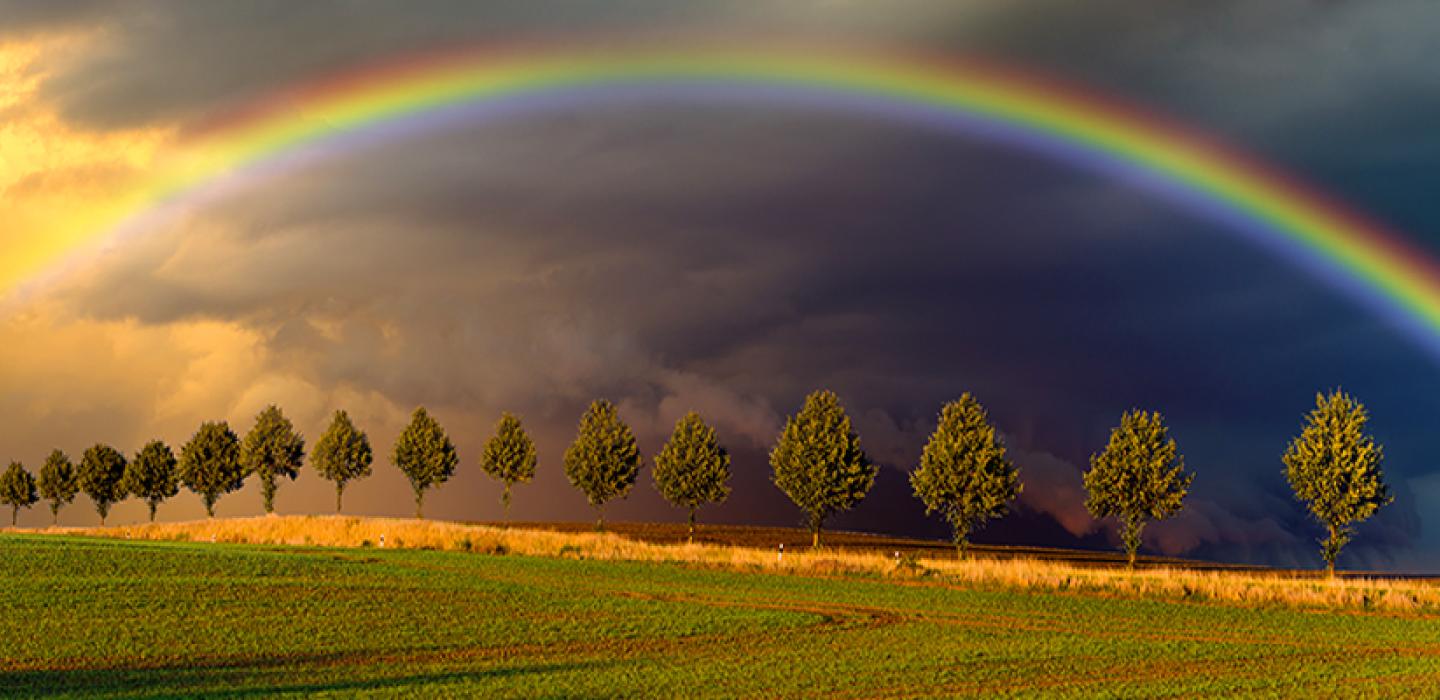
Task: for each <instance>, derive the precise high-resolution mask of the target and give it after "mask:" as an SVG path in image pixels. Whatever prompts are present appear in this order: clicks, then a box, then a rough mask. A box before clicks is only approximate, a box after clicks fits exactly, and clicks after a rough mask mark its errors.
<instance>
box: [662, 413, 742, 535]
mask: <svg viewBox="0 0 1440 700" xmlns="http://www.w3.org/2000/svg"><path fill="white" fill-rule="evenodd" d="M651 475H652V476H653V477H654V478H655V488H656V489H657V490H658V491H659V492H660V495H662V496H664V497H665V500H667V501H670V502H671V503H673V504H674V505H677V506H679V507H681V508H687V509H689V511H690V532H689V535H688V536H687V538H686V541H687V542H694V541H695V511H696V510H698V509H699V508H700V506H703V505H705V504H706V503H720V502H722V501H724V500H725V498H726V497H727V496H729V495H730V487H729V486H728V485H727V483H726V482H728V481H729V480H730V453H728V452H726V451H725V448H724V447H721V446H720V442H719V440H718V439H717V438H716V436H715V429H714V428H711V427H710V426H708V425H706V424H705V421H703V420H701V419H700V414H698V413H696V412H694V411H691V412H689V413H687V414H685V416H684V417H683V418H681V419H680V420H679V421H678V422H676V423H675V432H674V433H672V434H671V435H670V441H669V442H666V443H665V446H664V447H662V448H661V449H660V453H659V454H657V455H655V470H654V471H653V472H652V473H651Z"/></svg>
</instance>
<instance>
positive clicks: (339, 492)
mask: <svg viewBox="0 0 1440 700" xmlns="http://www.w3.org/2000/svg"><path fill="white" fill-rule="evenodd" d="M344 495H345V487H344V486H342V485H340V484H336V485H335V514H336V515H339V514H340V499H341V497H343V496H344Z"/></svg>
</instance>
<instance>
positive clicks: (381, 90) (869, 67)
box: [87, 45, 1440, 357]
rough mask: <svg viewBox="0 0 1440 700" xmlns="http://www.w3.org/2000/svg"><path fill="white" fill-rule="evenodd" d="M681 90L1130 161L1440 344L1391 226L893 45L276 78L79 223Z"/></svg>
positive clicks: (112, 232) (1245, 168) (638, 50)
mask: <svg viewBox="0 0 1440 700" xmlns="http://www.w3.org/2000/svg"><path fill="white" fill-rule="evenodd" d="M687 92H688V93H691V94H697V95H705V96H707V97H716V96H718V97H721V98H727V99H729V98H745V99H763V100H785V99H791V100H805V101H809V102H817V103H820V104H822V105H828V106H833V107H835V108H838V109H844V110H857V111H863V112H872V113H877V114H882V115H885V116H887V117H892V118H899V119H910V120H919V121H925V122H929V123H931V124H939V125H942V126H947V127H953V128H958V129H962V130H964V131H966V132H969V133H972V134H980V135H982V136H985V137H989V138H996V139H1001V140H1004V141H1007V142H1010V143H1014V144H1016V145H1019V146H1022V147H1025V148H1029V149H1032V150H1036V151H1039V152H1041V153H1043V154H1046V155H1049V156H1052V157H1056V158H1059V159H1061V160H1063V161H1065V162H1067V163H1071V164H1074V165H1077V166H1080V167H1085V168H1091V169H1098V170H1100V171H1103V172H1105V173H1107V174H1118V175H1120V176H1124V177H1127V178H1130V179H1131V180H1133V181H1134V182H1137V183H1140V184H1142V185H1144V186H1147V187H1150V188H1152V189H1154V190H1156V191H1159V192H1161V193H1163V194H1165V195H1167V196H1170V197H1172V198H1174V199H1176V200H1178V201H1180V202H1182V203H1184V204H1186V205H1188V206H1190V207H1193V208H1195V209H1196V210H1198V211H1200V212H1202V213H1203V214H1205V215H1206V216H1209V217H1214V218H1218V219H1220V220H1222V221H1224V222H1225V223H1227V229H1233V230H1235V231H1237V232H1240V233H1243V234H1246V235H1247V236H1248V237H1250V238H1251V239H1252V240H1253V241H1255V242H1256V243H1259V244H1260V245H1262V246H1264V247H1266V248H1269V249H1270V250H1272V251H1275V252H1277V253H1279V254H1280V255H1282V256H1283V257H1284V258H1285V259H1287V260H1290V261H1291V262H1293V263H1294V264H1298V265H1302V266H1304V267H1306V268H1308V269H1310V270H1311V271H1313V272H1314V273H1315V274H1317V275H1319V276H1320V277H1321V278H1322V279H1324V280H1325V281H1327V282H1330V283H1331V284H1334V285H1337V286H1338V287H1340V288H1341V289H1343V290H1345V291H1347V292H1348V293H1350V294H1352V295H1353V296H1355V297H1356V298H1358V299H1360V300H1362V301H1363V302H1365V303H1366V304H1367V305H1368V306H1370V307H1371V308H1372V309H1374V310H1376V311H1377V312H1380V313H1382V314H1384V315H1385V316H1387V317H1388V319H1389V320H1391V321H1393V322H1394V323H1396V324H1397V325H1398V326H1400V327H1401V328H1402V330H1404V331H1406V332H1407V333H1408V334H1409V335H1411V336H1412V337H1413V338H1415V339H1417V340H1418V341H1420V342H1421V343H1422V344H1423V345H1424V346H1425V348H1426V349H1427V350H1429V351H1430V352H1431V353H1432V354H1433V355H1435V356H1436V357H1440V267H1437V264H1436V262H1435V261H1434V260H1432V259H1431V258H1430V256H1428V255H1426V254H1424V253H1422V252H1420V251H1419V250H1417V249H1416V248H1414V247H1412V246H1410V245H1408V244H1407V243H1406V242H1405V241H1404V240H1402V239H1401V238H1400V237H1399V236H1397V235H1395V234H1393V233H1389V232H1387V231H1385V230H1384V229H1382V228H1381V227H1380V226H1378V225H1376V224H1374V223H1372V222H1369V221H1367V220H1365V219H1363V218H1362V217H1360V216H1358V215H1357V214H1354V213H1352V212H1349V211H1346V210H1345V209H1344V208H1343V207H1342V206H1340V205H1339V204H1337V203H1335V202H1334V201H1332V200H1331V199H1329V198H1327V197H1324V196H1322V195H1320V194H1319V193H1317V192H1316V191H1314V190H1312V189H1309V188H1307V187H1305V186H1303V185H1301V184H1299V183H1298V182H1296V181H1295V180H1293V179H1291V178H1289V177H1287V176H1285V175H1283V174H1281V173H1279V172H1277V171H1276V170H1274V169H1272V168H1270V167H1267V166H1265V165H1264V164H1261V163H1259V162H1257V161H1255V160H1254V159H1251V158H1248V157H1246V156H1244V155H1242V154H1240V153H1239V152H1237V151H1235V150H1233V149H1231V148H1228V147H1226V146H1224V145H1222V144H1219V143H1217V142H1215V141H1213V140H1211V139H1209V138H1206V137H1205V136H1203V135H1200V134H1197V133H1195V132H1193V131H1191V130H1188V129H1186V128H1183V127H1181V126H1179V125H1177V124H1174V123H1171V122H1167V121H1165V120H1162V119H1160V118H1157V117H1155V116H1152V115H1147V114H1144V113H1142V112H1140V111H1137V110H1135V109H1133V108H1130V107H1127V106H1124V105H1121V104H1119V103H1117V102H1114V101H1110V100H1107V99H1105V98H1103V97H1100V96H1097V95H1095V94H1091V93H1089V92H1084V91H1081V90H1078V89H1076V88H1074V87H1071V86H1066V85H1062V84H1058V83H1055V82H1052V81H1049V80H1046V79H1042V78H1039V77H1036V76H1033V75H1027V74H1022V73H1019V72H1016V71H1014V70H1009V69H1006V68H1002V67H997V66H994V65H988V64H985V63H981V62H973V61H960V60H937V59H935V58H932V57H916V56H909V55H901V54H893V53H884V54H876V53H866V52H864V51H853V50H843V51H835V50H825V49H817V48H814V47H806V48H798V47H790V48H765V47H755V46H739V47H736V46H705V47H675V46H656V45H644V46H639V45H608V46H600V45H596V46H583V47H575V46H570V47H562V48H555V47H549V48H542V49H535V48H533V47H531V48H523V49H514V48H509V49H494V50H473V49H467V50H460V51H449V52H442V53H432V54H425V55H419V56H411V57H408V58H406V59H403V60H392V61H388V62H386V63H383V64H379V65H374V66H369V67H365V68H362V69H359V70H355V71H352V72H349V73H345V74H341V75H337V76H332V77H329V78H327V79H323V80H319V81H316V82H312V83H309V84H305V85H301V86H299V87H296V88H293V89H290V90H286V91H283V92H280V93H277V94H274V95H271V96H269V97H267V98H265V99H262V100H259V101H256V102H254V103H253V104H250V105H247V106H246V107H244V108H243V109H240V110H237V111H235V112H233V113H230V114H228V115H226V116H225V117H223V118H221V119H218V120H215V121H212V122H210V123H209V124H207V125H205V126H204V127H203V128H201V129H198V130H196V131H195V132H193V133H191V134H189V135H188V136H186V137H185V140H184V147H183V149H182V151H181V152H182V153H183V154H184V155H182V156H180V157H177V158H174V159H173V160H172V161H170V162H168V163H167V164H166V165H165V167H163V168H162V169H161V174H160V175H158V176H157V177H156V178H155V179H154V182H153V183H152V184H151V186H150V187H148V188H147V189H146V190H145V191H144V192H143V194H142V195H141V196H139V197H137V198H136V199H135V200H134V205H133V206H132V207H130V208H129V210H128V211H126V212H124V213H123V216H120V217H118V218H117V219H116V220H115V221H113V222H111V225H109V226H106V227H102V228H101V229H99V230H96V231H95V232H94V234H93V235H91V236H88V239H87V240H88V243H90V244H98V245H99V246H100V247H102V248H103V247H107V246H113V245H118V244H120V243H122V242H123V241H124V240H125V239H126V238H127V237H129V236H134V235H141V234H143V232H144V231H145V230H146V229H148V228H151V227H153V226H154V225H155V224H156V223H157V220H161V219H165V218H167V217H173V216H176V215H177V212H184V211H191V210H194V208H195V207H197V206H203V204H204V202H206V201H207V200H208V198H211V197H215V196H219V195H220V193H223V192H225V191H227V188H229V187H233V186H235V185H236V184H237V183H244V182H245V181H246V180H247V179H253V178H263V177H266V176H268V174H269V173H273V172H274V171H275V169H277V168H286V167H293V166H294V165H295V164H297V163H305V162H309V159H310V158H313V157H316V156H320V157H324V156H325V154H327V153H332V152H335V151H350V150H353V149H356V148H363V147H365V146H367V145H370V144H374V143H376V142H377V141H384V140H387V139H395V138H401V137H403V136H404V135H406V134H413V133H415V132H417V131H425V130H429V129H434V128H437V125H441V124H446V123H452V122H454V121H457V120H467V119H473V118H474V117H475V116H476V115H478V114H483V113H495V114H504V113H509V112H513V111H515V110H524V109H543V108H546V107H547V106H553V105H555V104H557V103H565V102H571V103H576V104H581V105H582V106H583V103H584V102H585V101H586V100H592V99H596V98H597V96H599V95H609V96H611V97H614V96H616V95H620V96H623V97H626V98H627V99H628V98H631V97H635V98H645V97H650V98H653V97H660V98H672V97H675V96H679V95H685V94H687ZM447 119H448V121H447Z"/></svg>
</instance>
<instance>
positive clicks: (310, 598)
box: [0, 535, 1440, 698]
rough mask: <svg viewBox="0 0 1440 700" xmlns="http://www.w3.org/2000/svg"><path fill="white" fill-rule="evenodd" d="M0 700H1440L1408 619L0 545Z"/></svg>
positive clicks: (141, 547)
mask: <svg viewBox="0 0 1440 700" xmlns="http://www.w3.org/2000/svg"><path fill="white" fill-rule="evenodd" d="M0 581H3V585H4V588H3V593H0V650H3V653H0V695H5V696H12V695H19V696H40V697H88V696H107V697H114V696H120V697H173V696H189V695H195V694H206V695H212V696H218V697H249V696H266V697H269V696H273V695H278V694H284V693H295V694H307V695H310V694H320V695H325V694H329V695H333V696H337V697H340V696H343V697H353V696H387V697H388V696H396V695H404V696H439V697H446V696H456V695H465V696H475V697H512V696H513V697H547V696H548V697H613V696H617V695H623V696H649V697H662V698H670V697H682V696H683V697H705V696H714V697H729V696H736V695H741V696H765V697H774V696H842V697H875V696H882V697H912V696H921V697H923V696H952V695H957V694H974V695H983V696H987V697H993V696H996V695H1007V694H1009V695H1016V696H1076V697H1080V696H1084V697H1094V696H1097V695H1098V696H1105V697H1155V696H1189V697H1193V696H1200V695H1214V694H1221V693H1223V694H1228V695H1247V694H1249V695H1257V696H1273V695H1298V696H1306V697H1309V696H1325V697H1333V696H1342V697H1343V696H1359V697H1367V696H1374V697H1384V696H1393V695H1396V694H1399V693H1401V692H1405V693H1406V694H1408V695H1409V696H1411V697H1432V696H1436V695H1440V623H1437V622H1436V621H1434V620H1429V619H1421V618H1418V617H1408V618H1407V617H1397V616H1382V615H1376V614H1371V615H1361V614H1334V613H1330V614H1326V613H1313V612H1300V611H1295V610H1288V609H1281V608H1274V609H1253V608H1240V607H1227V606H1221V605H1206V604H1188V603H1167V602H1158V601H1142V600H1132V599H1112V598H1101V597H1092V596H1081V595H1066V594H1037V593H1013V592H1004V591H994V590H959V589H954V588H944V587H938V586H928V585H918V584H904V583H897V582H894V581H885V580H880V579H866V578H809V577H801V576H784V575H772V574H762V573H742V572H733V571H720V570H711V569H699V568H690V567H686V566H681V565H675V564H647V563H628V562H613V561H610V562H606V561H576V560H569V559H551V558H535V557H518V556H492V555H479V554H463V553H447V552H427V551H413V550H412V551H397V550H375V549H299V548H282V547H263V546H243V545H211V544H190V543H157V542H135V541H123V540H102V539H81V538H67V537H55V536H25V535H4V536H0Z"/></svg>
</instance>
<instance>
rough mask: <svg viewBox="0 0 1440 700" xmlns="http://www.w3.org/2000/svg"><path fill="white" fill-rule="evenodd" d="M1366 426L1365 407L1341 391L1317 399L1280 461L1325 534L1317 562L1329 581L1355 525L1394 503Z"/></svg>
mask: <svg viewBox="0 0 1440 700" xmlns="http://www.w3.org/2000/svg"><path fill="white" fill-rule="evenodd" d="M1369 420H1370V416H1369V413H1368V412H1367V411H1366V410H1365V406H1364V405H1362V404H1361V403H1360V402H1359V401H1356V400H1355V399H1354V398H1352V397H1351V396H1350V395H1348V394H1346V393H1345V392H1343V391H1338V390H1337V391H1335V392H1333V393H1331V394H1330V395H1329V396H1323V395H1320V394H1316V395H1315V410H1313V411H1311V412H1310V415H1309V416H1308V417H1307V420H1306V422H1305V427H1304V428H1303V429H1302V430H1301V431H1300V436H1299V437H1297V438H1295V439H1294V440H1292V441H1291V442H1290V447H1289V448H1288V449H1286V450H1285V455H1284V457H1283V458H1282V459H1283V461H1284V462H1285V476H1286V478H1288V479H1289V480H1290V488H1292V489H1294V491H1295V497H1296V498H1297V499H1299V500H1301V501H1304V502H1305V503H1306V505H1307V506H1308V507H1309V508H1310V513H1311V514H1312V515H1314V516H1315V518H1316V519H1317V520H1319V521H1320V523H1321V524H1323V525H1324V526H1325V528H1326V530H1328V531H1329V536H1328V537H1326V538H1325V539H1323V540H1321V541H1320V556H1322V557H1324V558H1325V567H1326V570H1327V571H1328V572H1329V573H1330V575H1331V576H1334V575H1335V559H1336V557H1338V556H1339V555H1340V549H1341V548H1342V547H1344V546H1345V545H1346V544H1347V543H1348V542H1350V539H1351V538H1352V537H1354V535H1355V523H1358V522H1361V521H1363V520H1365V519H1366V518H1369V517H1370V516H1371V515H1374V514H1375V511H1377V510H1379V509H1380V507H1381V506H1384V505H1388V504H1389V503H1390V502H1391V501H1393V500H1395V499H1394V496H1392V495H1391V494H1390V489H1389V487H1387V486H1386V485H1385V475H1384V474H1383V473H1381V471H1380V461H1381V459H1382V457H1383V454H1382V450H1381V447H1380V445H1378V444H1376V443H1375V438H1373V437H1371V436H1370V435H1368V434H1366V433H1365V424H1366V423H1367V422H1369Z"/></svg>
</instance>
